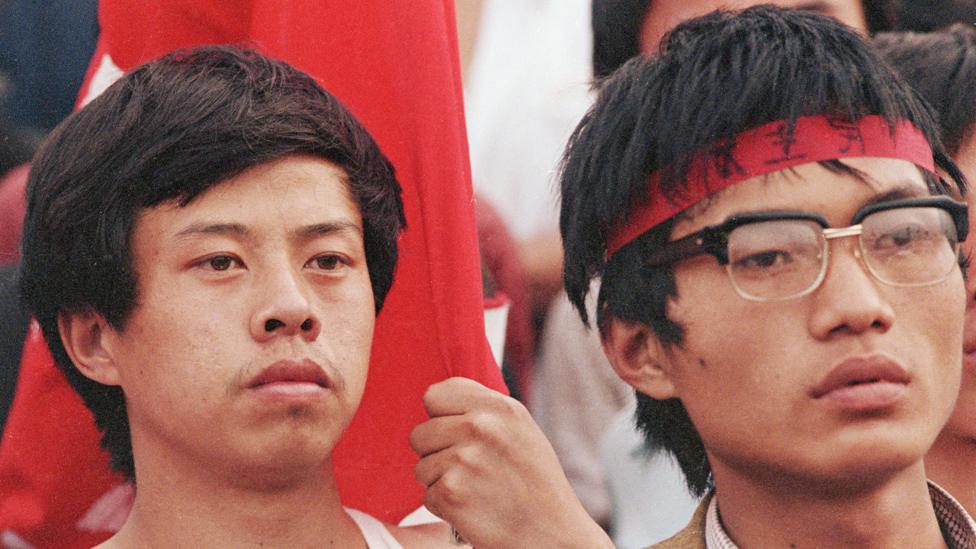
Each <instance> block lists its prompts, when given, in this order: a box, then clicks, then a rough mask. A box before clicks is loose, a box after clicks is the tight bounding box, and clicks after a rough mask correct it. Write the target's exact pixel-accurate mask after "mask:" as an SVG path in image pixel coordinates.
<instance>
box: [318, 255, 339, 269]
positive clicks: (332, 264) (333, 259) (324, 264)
mask: <svg viewBox="0 0 976 549" xmlns="http://www.w3.org/2000/svg"><path fill="white" fill-rule="evenodd" d="M312 262H313V263H314V265H315V267H316V268H318V269H322V270H324V271H334V270H336V269H339V268H340V267H342V266H343V264H344V262H343V261H342V258H341V257H339V256H337V255H320V256H318V257H316V258H315V259H313V260H312Z"/></svg>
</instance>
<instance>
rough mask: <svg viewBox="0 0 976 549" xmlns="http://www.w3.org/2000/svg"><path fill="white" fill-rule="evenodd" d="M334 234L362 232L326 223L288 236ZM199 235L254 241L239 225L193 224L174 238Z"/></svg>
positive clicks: (352, 226)
mask: <svg viewBox="0 0 976 549" xmlns="http://www.w3.org/2000/svg"><path fill="white" fill-rule="evenodd" d="M336 233H354V234H357V235H359V236H362V235H363V230H362V228H360V227H359V225H357V224H355V223H352V222H349V221H327V222H323V223H314V224H312V225H305V226H302V227H298V228H296V229H293V230H292V231H290V236H291V237H292V238H293V239H296V240H308V239H310V238H315V237H318V236H326V235H330V234H336ZM201 235H226V236H233V237H236V238H238V239H243V240H254V233H253V232H252V231H251V230H250V229H248V228H247V227H246V226H245V225H242V224H240V223H206V222H202V223H193V224H191V225H189V226H188V227H185V228H184V229H182V230H181V231H179V232H178V233H176V235H175V236H176V238H177V239H178V240H183V239H187V238H192V237H195V236H201Z"/></svg>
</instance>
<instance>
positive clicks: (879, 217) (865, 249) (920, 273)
mask: <svg viewBox="0 0 976 549" xmlns="http://www.w3.org/2000/svg"><path fill="white" fill-rule="evenodd" d="M852 223H853V224H852V225H851V226H850V227H843V228H831V227H830V225H829V224H828V223H827V220H826V219H824V218H823V217H822V216H820V215H818V214H815V213H808V212H761V213H750V214H741V215H734V216H732V217H729V218H728V219H726V220H725V222H724V223H721V224H719V225H714V226H711V227H705V228H704V229H702V230H700V231H698V232H695V233H692V234H689V235H687V236H685V237H682V238H679V239H678V240H674V241H672V242H669V243H667V244H666V245H665V246H664V247H662V248H660V249H658V250H656V251H655V252H653V253H652V254H651V255H650V256H649V257H648V258H647V259H646V260H645V262H644V264H645V265H646V266H648V267H657V266H661V265H666V264H670V263H675V262H677V261H681V260H683V259H687V258H690V257H695V256H697V255H701V254H711V255H713V256H715V259H716V260H718V262H719V264H721V265H724V266H725V269H726V271H728V273H729V278H730V279H731V281H732V286H733V287H734V288H735V291H736V292H738V294H739V295H741V296H742V297H743V298H745V299H748V300H752V301H782V300H786V299H794V298H798V297H802V296H805V295H807V294H809V293H811V292H813V291H814V290H816V289H817V287H819V286H820V284H821V282H823V279H824V277H825V276H826V274H827V263H828V260H829V258H830V247H829V245H828V243H829V241H830V240H833V239H835V238H843V237H846V236H856V237H858V245H857V248H856V250H855V252H854V254H855V256H857V257H859V258H860V259H861V260H862V261H863V262H864V265H865V266H867V269H868V271H869V272H870V273H871V275H872V276H874V278H876V279H878V280H879V281H881V282H882V283H884V284H887V285H890V286H901V287H919V286H931V285H933V284H938V283H940V282H942V281H944V280H945V279H946V278H948V276H949V273H951V272H952V270H953V268H954V267H955V266H956V265H957V264H958V260H959V243H960V242H961V241H963V240H965V239H966V233H967V231H968V220H967V217H966V204H965V203H962V202H957V201H955V200H953V199H951V198H949V197H946V196H933V197H925V198H910V199H904V200H891V201H887V202H880V203H877V204H870V205H868V206H865V207H863V208H861V209H860V210H858V212H857V213H856V214H855V215H854V218H853V219H852Z"/></svg>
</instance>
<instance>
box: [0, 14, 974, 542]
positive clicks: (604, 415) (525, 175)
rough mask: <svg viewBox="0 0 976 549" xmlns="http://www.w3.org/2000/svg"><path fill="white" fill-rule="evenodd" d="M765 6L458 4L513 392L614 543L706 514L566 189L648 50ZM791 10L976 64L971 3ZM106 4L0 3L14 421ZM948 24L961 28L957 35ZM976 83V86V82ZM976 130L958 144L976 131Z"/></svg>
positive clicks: (0, 223)
mask: <svg viewBox="0 0 976 549" xmlns="http://www.w3.org/2000/svg"><path fill="white" fill-rule="evenodd" d="M756 3H758V2H748V1H744V0H738V1H733V2H722V1H714V2H711V1H705V0H697V1H690V2H681V3H677V2H670V1H668V2H655V0H592V1H591V0H526V1H521V2H510V1H507V0H457V3H456V9H457V18H458V32H459V43H460V50H461V51H460V53H461V56H460V58H461V66H462V76H463V83H464V97H465V115H466V123H467V130H468V142H469V146H470V160H471V168H472V180H473V185H474V192H475V195H476V197H477V205H476V213H477V217H478V230H479V237H480V246H481V255H482V272H483V283H484V288H485V295H486V297H492V296H494V295H495V294H504V296H505V297H506V298H507V299H508V300H510V301H511V309H510V312H509V319H508V327H507V338H506V347H505V354H504V359H503V367H504V372H505V374H506V381H507V382H508V384H509V389H510V390H511V392H512V394H513V395H516V396H517V397H518V398H520V399H521V400H523V402H525V403H526V405H527V406H528V407H529V409H530V411H531V412H532V414H533V416H534V418H535V419H536V421H537V422H538V423H539V424H540V426H541V427H542V429H543V431H544V432H545V433H546V435H547V436H548V438H549V439H550V441H551V442H552V444H553V446H554V448H555V449H556V452H557V454H558V456H559V458H560V461H561V463H562V466H563V468H564V469H565V471H566V474H567V476H568V477H569V479H570V482H571V483H572V485H573V487H574V489H575V490H576V492H577V494H578V496H579V497H580V499H581V500H582V502H583V504H584V506H585V507H586V508H587V511H589V513H590V514H591V516H592V517H593V518H594V519H595V520H596V521H597V522H599V523H600V524H601V525H602V526H604V527H605V528H607V529H608V530H609V531H611V532H613V533H614V535H615V540H616V542H617V543H618V546H620V547H636V546H643V545H646V544H648V543H650V542H653V541H656V540H659V539H663V538H666V537H668V536H669V535H670V534H672V533H673V532H675V531H677V530H678V529H679V528H681V527H682V526H683V525H684V524H685V523H686V522H687V519H688V517H689V516H690V515H691V513H692V511H693V510H694V508H695V506H696V504H697V501H696V499H695V498H693V497H692V496H691V495H689V494H688V493H687V491H686V490H685V487H684V483H683V480H682V479H681V474H680V472H679V471H678V469H677V468H676V466H675V465H674V464H673V463H672V462H671V461H670V460H668V459H666V458H663V457H662V456H658V455H649V454H647V452H646V451H645V450H644V448H643V446H642V438H641V437H640V436H638V435H637V433H636V431H635V429H634V426H633V422H632V420H631V418H632V415H633V406H634V398H633V389H631V388H630V387H629V386H627V385H626V384H625V383H624V382H623V381H621V380H620V379H619V378H618V377H617V376H616V375H615V374H614V372H613V371H612V370H611V368H610V366H609V364H608V363H607V360H606V358H605V357H604V355H603V352H602V350H601V348H600V340H599V337H598V334H597V332H596V330H595V329H593V328H588V327H587V326H585V325H584V324H583V323H582V322H580V320H579V317H578V315H577V314H576V312H575V311H574V310H573V308H572V307H571V306H570V304H569V302H568V300H567V298H566V296H565V293H564V292H563V291H562V290H561V287H562V258H561V253H562V252H561V247H560V245H559V236H558V223H559V220H558V208H557V204H558V199H557V196H556V191H555V188H554V178H555V174H556V171H557V169H558V167H559V160H560V155H561V153H562V150H563V148H564V146H565V143H566V141H567V139H568V138H569V136H570V134H571V132H572V131H573V128H574V127H575V126H576V124H577V123H578V121H579V119H580V117H581V116H582V115H583V114H584V112H585V111H586V109H587V108H588V107H589V105H590V104H591V103H592V99H593V93H594V90H595V89H597V88H598V86H599V81H600V79H601V78H604V77H606V76H607V75H608V74H609V73H611V72H612V71H613V70H614V69H615V68H616V67H618V66H619V65H621V64H622V63H623V62H625V61H626V60H627V59H628V58H630V57H632V56H634V55H653V52H654V50H655V49H656V47H657V44H658V43H659V41H660V38H661V36H662V35H663V34H664V33H665V32H666V31H667V29H668V28H670V26H673V25H674V24H676V23H677V22H679V21H681V20H683V19H686V18H690V17H695V16H698V15H702V14H704V13H707V12H708V11H711V10H712V9H715V8H719V7H737V8H741V7H746V6H748V5H751V4H756ZM774 3H777V4H782V5H786V6H787V7H795V6H801V7H805V9H811V10H824V11H825V14H827V15H833V16H836V17H838V18H839V19H841V20H842V21H844V22H846V23H848V24H850V25H851V26H853V27H855V28H858V29H859V30H861V31H862V32H863V33H865V34H866V35H870V36H880V38H878V40H879V42H878V43H879V45H881V46H882V47H883V49H884V52H885V53H886V55H888V56H889V60H890V61H891V62H892V63H893V64H894V65H895V68H896V69H899V70H910V69H911V66H907V68H906V67H902V66H899V63H898V61H899V59H901V58H902V57H905V56H906V54H905V53H904V52H905V50H906V49H908V50H910V49H911V48H912V47H914V48H924V47H929V48H933V49H940V50H941V51H945V50H946V48H949V47H951V45H952V44H957V47H958V48H959V49H960V50H963V51H964V52H965V53H966V54H968V55H969V56H971V57H972V58H965V59H963V60H962V61H960V64H964V63H969V64H973V63H976V2H973V1H971V0H901V1H897V0H863V1H859V0H850V1H839V0H838V1H834V2H817V3H807V4H805V3H802V2H790V1H786V2H774ZM675 4H680V7H674V6H675ZM96 9H97V5H96V2H95V1H94V0H87V1H85V2H55V3H48V4H47V5H45V6H43V7H38V5H37V4H35V3H31V2H26V1H20V0H17V1H11V2H5V3H4V4H3V5H2V7H0V15H2V16H3V17H0V132H2V134H3V135H2V140H0V278H2V280H0V306H2V307H3V311H0V330H2V332H3V334H6V335H4V336H3V338H2V341H0V425H2V424H3V421H4V420H5V418H6V414H7V411H8V409H9V406H10V402H11V401H12V398H13V395H14V392H15V389H16V380H17V368H18V364H19V353H18V352H17V350H18V348H17V346H16V345H10V342H11V341H15V340H17V339H18V337H19V338H23V334H25V333H26V318H24V317H23V315H21V314H20V312H19V309H18V307H17V304H16V297H15V295H14V292H13V290H12V287H13V286H12V284H10V283H9V282H7V281H10V280H12V279H13V276H14V274H15V268H16V264H17V261H18V250H17V246H18V236H19V229H20V219H21V218H22V216H23V210H24V206H23V189H24V183H25V181H26V173H27V172H26V170H27V169H28V168H27V167H26V166H25V163H27V162H28V161H29V158H30V155H31V152H32V150H33V149H34V148H36V146H37V145H38V144H39V142H40V141H41V140H42V139H43V135H44V134H45V133H46V132H48V131H50V130H51V129H52V128H53V127H54V126H55V125H56V124H57V122H58V121H59V120H60V119H61V118H63V117H64V116H66V115H67V114H68V113H69V112H70V111H71V109H72V108H73V107H74V103H75V94H76V93H77V91H76V90H77V89H78V87H79V86H80V83H81V81H82V79H83V77H84V72H85V69H86V68H87V65H88V61H89V59H90V58H91V56H92V53H93V51H94V47H95V40H96V38H97V32H98V28H97V19H96ZM682 10H684V11H682ZM831 10H835V11H831ZM28 22H29V23H28ZM953 24H955V25H956V26H952V25H953ZM946 28H950V29H951V30H950V31H945V30H940V29H946ZM932 31H937V32H943V33H946V32H949V33H951V34H943V35H933V38H931V41H930V42H926V40H927V39H926V38H918V37H915V35H909V34H904V33H928V32H932ZM937 36H942V38H941V40H942V41H941V42H940V41H939V40H940V39H939V38H937ZM947 36H949V37H952V38H947ZM905 44H908V46H905ZM919 44H921V45H919ZM899 56H902V57H899ZM908 57H910V56H908ZM963 57H964V56H962V57H961V59H962V58H963ZM909 65H910V64H909ZM961 66H962V65H961ZM970 68H971V67H970ZM970 74H976V71H974V72H973V73H970ZM905 76H906V77H907V78H909V79H910V80H911V79H912V78H913V75H912V74H906V75H905ZM952 77H953V75H950V74H947V75H946V80H947V81H950V80H951V78H952ZM912 83H913V84H915V83H916V82H912ZM966 84H967V83H964V82H960V83H956V85H957V86H962V87H965V86H966ZM935 87H937V86H933V88H935ZM968 88H969V89H976V81H971V82H968ZM947 93H948V92H947ZM932 94H935V92H931V93H930V95H932ZM964 99H965V100H968V101H969V103H967V104H964V105H952V108H953V109H963V110H966V109H968V110H969V111H976V102H973V97H971V96H966V97H964ZM929 100H930V101H932V102H937V101H938V100H939V99H937V98H932V97H929ZM936 106H937V107H938V106H939V105H936ZM963 120H964V121H966V120H969V118H965V117H963ZM968 131H969V128H965V127H964V128H963V129H962V130H961V131H959V132H957V133H958V134H959V135H965V136H969V133H968ZM966 143H968V141H966ZM964 145H965V143H963V142H962V141H961V140H959V141H957V142H955V143H950V142H947V147H948V149H949V150H950V152H952V153H953V154H955V155H957V158H956V160H957V161H958V163H959V164H960V165H963V166H970V165H973V164H976V149H967V148H966V146H964ZM595 294H596V292H593V297H594V298H595ZM593 306H595V304H591V307H593ZM649 517H653V519H649Z"/></svg>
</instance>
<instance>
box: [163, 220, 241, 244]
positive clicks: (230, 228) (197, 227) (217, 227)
mask: <svg viewBox="0 0 976 549" xmlns="http://www.w3.org/2000/svg"><path fill="white" fill-rule="evenodd" d="M210 234H216V235H233V236H236V237H238V238H246V239H251V238H253V236H252V234H251V231H250V229H248V228H247V227H245V226H244V225H241V224H240V223H193V224H191V225H190V226H188V227H185V228H183V229H182V230H181V231H180V232H178V233H176V235H175V236H176V238H177V239H180V240H182V239H185V238H191V237H194V236H200V235H210Z"/></svg>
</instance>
